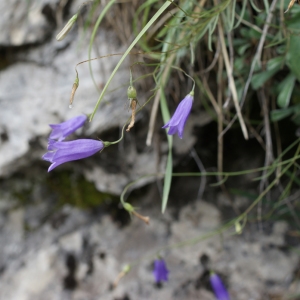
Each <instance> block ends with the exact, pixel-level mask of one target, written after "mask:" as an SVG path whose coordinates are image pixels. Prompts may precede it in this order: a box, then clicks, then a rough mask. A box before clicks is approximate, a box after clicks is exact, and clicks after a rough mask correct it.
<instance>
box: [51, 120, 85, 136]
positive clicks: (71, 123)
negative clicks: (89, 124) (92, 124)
mask: <svg viewBox="0 0 300 300" xmlns="http://www.w3.org/2000/svg"><path fill="white" fill-rule="evenodd" d="M86 119H87V117H86V116H84V115H80V116H77V117H74V118H71V119H70V120H68V121H66V122H63V123H60V124H50V125H49V126H50V127H51V128H52V132H51V134H50V137H49V138H50V139H51V140H58V141H63V140H64V139H65V138H66V137H67V136H68V135H70V134H71V133H73V132H74V131H75V130H77V129H78V128H80V127H82V126H83V124H84V123H85V121H86Z"/></svg>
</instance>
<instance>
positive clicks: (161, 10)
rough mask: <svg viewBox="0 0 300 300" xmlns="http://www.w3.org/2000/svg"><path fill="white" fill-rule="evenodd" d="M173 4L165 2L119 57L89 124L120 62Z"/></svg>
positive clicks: (170, 1)
mask: <svg viewBox="0 0 300 300" xmlns="http://www.w3.org/2000/svg"><path fill="white" fill-rule="evenodd" d="M172 2H173V0H167V1H166V2H165V3H164V5H163V6H162V7H161V8H160V9H159V10H158V11H157V12H156V14H155V15H154V16H153V17H152V18H151V19H150V21H149V22H148V23H147V24H146V25H145V27H144V28H143V29H142V31H141V32H140V33H139V34H138V36H137V37H136V38H135V39H134V41H133V42H132V43H131V45H130V46H129V47H128V49H127V50H126V52H125V53H124V54H123V56H122V57H121V59H120V61H119V62H118V64H117V65H116V67H115V69H114V70H113V72H112V73H111V75H110V77H109V78H108V80H107V82H106V84H105V86H104V88H103V90H102V92H101V94H100V96H99V98H98V101H97V103H96V105H95V108H94V110H93V112H92V113H91V115H90V122H91V121H92V120H93V118H94V115H95V113H96V110H97V109H98V107H99V105H100V103H101V101H102V99H103V97H104V95H105V92H106V90H107V88H108V86H109V84H110V82H111V81H112V79H113V77H114V76H115V74H116V73H117V71H118V69H119V68H120V66H121V64H122V62H123V61H124V60H125V58H126V57H127V55H128V54H129V52H130V51H131V50H132V48H133V47H134V46H135V45H136V43H137V42H138V41H139V40H140V38H141V37H142V36H143V35H144V33H145V32H146V31H147V30H148V29H149V28H150V27H151V26H152V24H153V23H154V22H155V21H156V20H157V19H158V18H159V16H160V15H161V14H162V13H163V12H164V11H165V10H166V9H167V8H168V7H169V5H170V4H171V3H172Z"/></svg>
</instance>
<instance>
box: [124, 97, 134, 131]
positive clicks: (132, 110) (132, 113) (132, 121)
mask: <svg viewBox="0 0 300 300" xmlns="http://www.w3.org/2000/svg"><path fill="white" fill-rule="evenodd" d="M136 105H137V100H136V99H130V108H131V121H130V123H129V125H128V127H127V129H126V131H127V132H128V131H130V129H131V128H132V127H133V126H134V122H135V112H136Z"/></svg>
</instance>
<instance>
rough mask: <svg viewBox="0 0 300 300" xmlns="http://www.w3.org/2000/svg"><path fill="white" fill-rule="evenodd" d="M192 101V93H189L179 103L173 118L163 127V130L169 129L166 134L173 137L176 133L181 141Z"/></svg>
mask: <svg viewBox="0 0 300 300" xmlns="http://www.w3.org/2000/svg"><path fill="white" fill-rule="evenodd" d="M193 101H194V92H191V93H190V94H188V95H186V96H185V98H184V99H183V100H182V101H181V102H180V103H179V105H178V106H177V108H176V111H175V113H174V115H173V117H172V118H171V119H170V121H169V122H168V123H167V124H166V125H165V126H163V128H167V127H169V128H170V129H169V131H168V134H170V135H173V134H176V133H178V136H179V137H180V138H181V139H182V135H183V129H184V125H185V123H186V121H187V118H188V116H189V114H190V112H191V109H192V105H193Z"/></svg>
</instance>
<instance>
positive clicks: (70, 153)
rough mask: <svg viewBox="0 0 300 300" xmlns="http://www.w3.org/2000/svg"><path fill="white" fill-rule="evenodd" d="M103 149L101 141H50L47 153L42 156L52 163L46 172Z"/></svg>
mask: <svg viewBox="0 0 300 300" xmlns="http://www.w3.org/2000/svg"><path fill="white" fill-rule="evenodd" d="M104 147H105V144H104V143H103V142H102V141H97V140H91V139H79V140H75V141H69V142H57V141H54V140H51V139H50V140H49V143H48V152H47V153H46V154H44V155H43V159H44V160H47V161H50V162H51V163H52V164H51V166H50V167H49V169H48V172H50V171H52V170H53V169H54V168H56V167H57V166H59V165H61V164H63V163H65V162H68V161H72V160H78V159H82V158H86V157H89V156H91V155H94V154H95V153H97V152H99V151H101V150H102V149H103V148H104Z"/></svg>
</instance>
